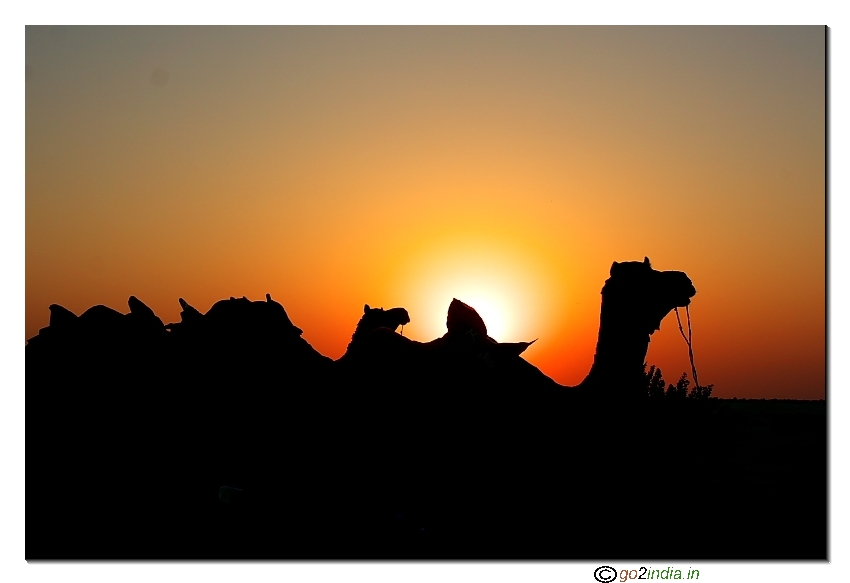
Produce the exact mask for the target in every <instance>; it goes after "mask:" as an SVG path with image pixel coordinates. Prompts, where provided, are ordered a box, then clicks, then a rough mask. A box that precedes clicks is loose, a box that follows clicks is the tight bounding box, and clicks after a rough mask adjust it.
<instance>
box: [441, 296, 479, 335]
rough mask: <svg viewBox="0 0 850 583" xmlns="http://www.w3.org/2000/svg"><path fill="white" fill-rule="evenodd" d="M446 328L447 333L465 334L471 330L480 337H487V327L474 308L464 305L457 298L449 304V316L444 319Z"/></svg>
mask: <svg viewBox="0 0 850 583" xmlns="http://www.w3.org/2000/svg"><path fill="white" fill-rule="evenodd" d="M446 328H448V330H449V332H458V333H461V334H462V333H465V332H468V331H469V330H472V331H473V332H475V333H476V334H480V335H481V336H487V326H486V325H485V324H484V320H483V319H482V318H481V316H479V315H478V312H476V311H475V308H473V307H472V306H468V305H467V304H464V303H463V302H462V301H460V300H458V299H457V298H455V299H452V303H451V304H449V314H448V316H447V318H446Z"/></svg>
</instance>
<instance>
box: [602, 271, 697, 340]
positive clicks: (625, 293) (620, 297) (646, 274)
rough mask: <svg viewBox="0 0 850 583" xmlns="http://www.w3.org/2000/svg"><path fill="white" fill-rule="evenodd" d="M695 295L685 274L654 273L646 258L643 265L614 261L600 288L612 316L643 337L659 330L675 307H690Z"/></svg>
mask: <svg viewBox="0 0 850 583" xmlns="http://www.w3.org/2000/svg"><path fill="white" fill-rule="evenodd" d="M694 294H696V289H695V288H694V285H693V283H691V280H690V278H689V277H688V276H687V275H685V273H684V272H682V271H657V270H655V269H653V268H652V265H650V263H649V258H648V257H645V258H644V260H643V261H642V262H641V261H624V262H620V263H618V262H616V261H615V262H614V263H613V264H612V265H611V277H610V278H609V279H608V280H607V281H606V282H605V287H603V288H602V297H603V304H608V306H609V307H610V308H611V309H612V310H613V314H612V316H614V315H616V316H615V317H616V318H617V319H618V320H619V321H620V322H622V323H623V324H624V325H625V324H628V325H630V326H632V327H635V328H636V329H637V330H639V331H640V332H641V333H643V334H652V333H653V332H655V331H656V330H658V329H659V328H660V326H661V320H663V319H664V317H665V316H666V315H667V314H669V313H670V311H671V310H673V309H674V308H682V307H685V306H687V305H689V304H690V303H691V298H692V297H693V296H694Z"/></svg>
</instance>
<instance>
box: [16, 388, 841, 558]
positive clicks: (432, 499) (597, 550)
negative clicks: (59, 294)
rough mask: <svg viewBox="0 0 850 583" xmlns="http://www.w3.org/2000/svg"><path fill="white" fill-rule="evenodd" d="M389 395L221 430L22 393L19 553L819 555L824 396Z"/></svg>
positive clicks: (823, 529) (264, 415)
mask: <svg viewBox="0 0 850 583" xmlns="http://www.w3.org/2000/svg"><path fill="white" fill-rule="evenodd" d="M29 397H30V395H29V393H28V398H29ZM384 397H385V396H384ZM384 397H382V398H381V399H375V401H374V402H373V403H370V402H368V401H366V402H364V400H363V398H362V397H358V398H357V403H356V408H357V411H361V412H363V411H370V410H371V411H372V413H371V414H367V415H366V418H362V416H360V417H361V418H359V419H350V418H348V416H347V412H351V411H353V410H354V409H353V407H354V403H353V402H348V403H346V402H344V400H343V402H337V404H336V405H335V406H329V405H328V402H325V403H324V404H323V406H322V407H321V411H318V412H317V411H316V410H313V411H306V410H305V409H303V408H302V407H291V408H289V409H287V408H286V407H279V408H277V409H276V411H275V412H270V411H268V410H266V411H263V412H259V413H258V412H256V411H254V412H253V414H252V412H251V409H250V407H248V408H246V406H245V405H244V403H242V404H239V403H235V404H234V406H233V407H228V406H225V407H224V409H225V410H226V411H228V415H231V416H235V417H240V416H241V418H242V419H243V423H236V424H234V426H233V431H232V432H231V431H229V430H228V428H227V427H226V426H223V425H222V424H221V423H217V424H215V428H214V430H213V431H209V430H208V429H209V427H208V426H205V425H204V424H203V422H202V421H203V420H200V421H198V422H197V423H194V424H193V425H191V426H190V427H189V429H185V428H184V429H182V430H180V432H176V430H175V429H174V428H175V427H178V426H181V425H184V424H185V420H180V421H173V422H170V421H169V420H168V419H167V418H157V417H156V416H151V417H149V418H148V422H143V424H142V426H137V425H133V429H130V430H128V429H127V427H123V426H122V425H124V424H125V423H126V419H125V421H122V419H121V417H120V416H119V417H115V416H114V415H111V414H108V413H107V411H110V409H108V408H109V407H110V404H109V403H104V402H102V401H99V402H97V403H96V404H95V403H94V402H92V403H89V404H88V405H87V406H83V408H84V409H87V410H88V411H90V413H91V415H90V417H89V419H88V421H87V422H84V423H79V422H76V421H67V422H66V423H65V424H64V425H61V426H60V425H57V424H55V423H54V424H49V425H48V424H45V423H44V421H43V420H44V419H59V418H61V417H62V405H61V404H57V405H55V407H54V410H53V411H52V412H50V413H48V414H47V415H46V416H44V414H42V415H39V416H36V415H35V414H31V413H30V408H29V407H28V414H27V476H26V477H27V502H26V503H27V507H26V555H27V559H28V560H32V559H228V558H236V559H283V560H286V559H372V560H375V559H379V560H380V559H467V560H474V559H487V560H590V559H602V558H607V559H614V558H616V559H621V560H624V559H662V558H663V559H690V560H711V559H717V560H729V559H747V560H762V559H770V560H778V559H779V560H781V559H795V560H799V559H821V560H823V559H825V558H826V556H827V555H826V554H827V508H828V507H827V439H826V435H827V431H826V430H827V427H826V405H825V402H824V401H779V400H728V399H710V400H708V401H696V400H691V399H686V400H681V401H673V400H668V399H661V400H654V401H650V400H646V401H643V402H638V403H632V404H630V405H623V406H619V407H611V406H604V405H601V404H587V405H582V406H579V404H577V403H570V402H564V403H561V404H560V405H558V406H553V405H552V403H541V404H540V405H541V406H537V405H535V404H534V403H533V402H531V401H530V400H528V399H526V400H524V401H523V402H521V403H516V404H514V403H512V402H511V396H510V395H509V394H505V395H502V396H499V395H498V394H497V395H492V394H491V395H488V396H487V398H486V399H483V398H470V399H465V400H462V401H455V402H450V400H449V401H447V400H446V399H445V398H442V397H441V398H439V399H430V400H429V401H428V402H424V401H423V402H422V403H421V407H420V408H419V409H418V411H419V412H418V413H411V412H409V411H408V412H407V414H405V415H399V414H398V409H397V408H393V406H392V403H388V402H387V401H386V399H385V398H384ZM444 397H445V396H444ZM28 400H29V399H28ZM311 402H313V403H315V402H316V401H311ZM435 403H439V405H435ZM409 404H410V402H409V401H407V402H406V403H404V404H403V405H406V406H409ZM28 405H29V403H28ZM116 405H120V406H126V400H122V401H120V402H117V403H116ZM300 405H304V403H303V402H301V403H300ZM74 407H75V409H79V408H80V407H81V405H80V404H79V403H76V404H75V406H74ZM184 410H185V409H184ZM111 411H114V408H113V409H111ZM393 412H395V413H393ZM198 415H200V416H202V415H203V411H199V413H198ZM305 419H307V420H308V422H305ZM134 423H135V421H134ZM205 427H206V429H207V430H204V428H205ZM127 435H136V438H134V439H130V438H128V437H127ZM258 443H260V444H262V446H261V447H258V446H257V444H258ZM222 486H231V487H233V488H238V489H239V490H238V491H237V490H227V489H225V490H224V491H222V490H221V487H222ZM228 498H229V501H228V502H225V501H224V500H225V499H228Z"/></svg>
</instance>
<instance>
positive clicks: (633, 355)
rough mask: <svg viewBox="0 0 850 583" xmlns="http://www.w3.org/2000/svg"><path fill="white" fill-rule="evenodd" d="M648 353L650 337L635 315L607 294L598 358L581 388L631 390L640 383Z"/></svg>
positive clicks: (604, 298)
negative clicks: (613, 302) (614, 302)
mask: <svg viewBox="0 0 850 583" xmlns="http://www.w3.org/2000/svg"><path fill="white" fill-rule="evenodd" d="M648 349H649V334H648V333H647V332H646V330H645V328H644V329H642V328H641V326H640V323H639V321H638V320H637V319H636V318H635V315H634V314H630V313H628V311H627V310H624V309H622V308H620V309H618V306H617V305H616V304H614V305H612V302H611V301H610V299H608V298H606V297H605V294H603V298H602V310H601V315H600V321H599V336H598V339H597V342H596V354H595V355H594V357H593V365H592V367H591V369H590V372H589V373H588V375H587V377H586V378H585V379H584V381H582V383H581V384H582V385H583V386H588V385H593V386H601V387H605V388H610V389H611V390H615V391H624V390H628V388H629V387H632V386H633V385H635V384H636V383H639V381H640V378H641V376H642V373H643V364H644V362H645V361H646V353H647V351H648Z"/></svg>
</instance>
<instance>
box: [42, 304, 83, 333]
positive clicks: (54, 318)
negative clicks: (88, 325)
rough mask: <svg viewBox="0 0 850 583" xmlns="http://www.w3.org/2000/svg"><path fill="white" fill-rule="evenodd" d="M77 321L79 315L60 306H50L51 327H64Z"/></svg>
mask: <svg viewBox="0 0 850 583" xmlns="http://www.w3.org/2000/svg"><path fill="white" fill-rule="evenodd" d="M76 321H77V315H76V314H75V313H74V312H72V311H71V310H69V309H67V308H64V307H62V306H60V305H59V304H50V324H49V325H50V326H56V327H62V326H66V325H68V324H73V323H74V322H76Z"/></svg>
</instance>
